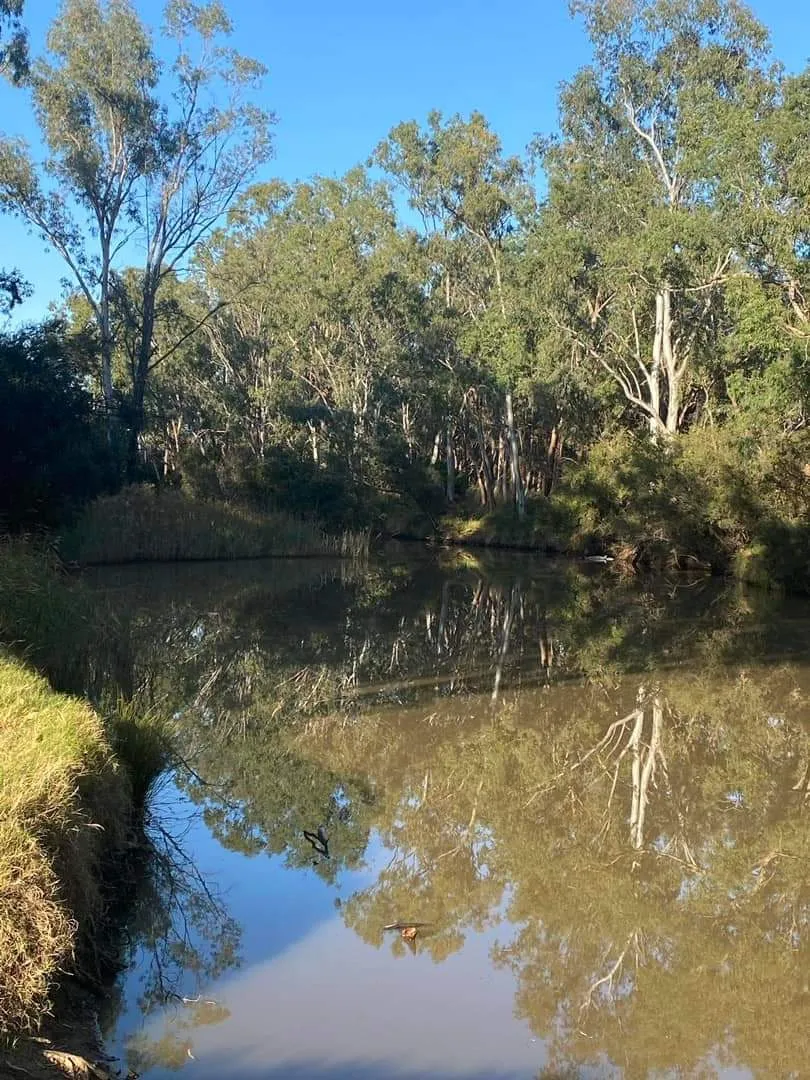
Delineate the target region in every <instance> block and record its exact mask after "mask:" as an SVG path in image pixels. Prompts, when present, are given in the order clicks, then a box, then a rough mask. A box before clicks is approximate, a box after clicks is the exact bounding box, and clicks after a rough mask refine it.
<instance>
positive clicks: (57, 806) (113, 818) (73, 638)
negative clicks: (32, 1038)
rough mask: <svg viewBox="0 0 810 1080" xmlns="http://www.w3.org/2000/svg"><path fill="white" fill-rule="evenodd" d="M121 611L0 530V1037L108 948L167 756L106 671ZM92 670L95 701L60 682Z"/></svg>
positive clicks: (156, 723)
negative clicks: (135, 845) (113, 904)
mask: <svg viewBox="0 0 810 1080" xmlns="http://www.w3.org/2000/svg"><path fill="white" fill-rule="evenodd" d="M115 620H116V616H115V614H114V613H113V612H111V611H109V610H108V609H106V608H103V607H101V606H100V605H99V602H98V600H97V599H96V598H95V597H94V595H93V593H92V592H91V591H90V590H88V589H86V588H85V587H84V586H83V584H82V583H81V581H78V580H75V579H74V578H73V577H72V576H71V575H68V574H66V573H65V572H64V570H63V569H62V568H61V564H60V563H59V561H58V560H57V559H56V558H55V556H54V555H53V553H52V551H51V550H50V549H49V548H48V547H47V546H45V545H42V544H36V543H33V542H25V541H21V540H16V541H8V540H7V541H3V542H0V1035H2V1034H15V1033H17V1032H20V1031H24V1030H26V1029H32V1028H35V1027H36V1026H37V1024H38V1023H39V1021H40V1020H41V1018H42V1016H43V1015H44V1013H45V1012H46V1011H47V1009H48V1008H49V1005H50V1001H51V996H52V991H53V989H54V987H55V985H56V982H57V980H58V977H59V974H60V973H61V972H69V971H71V970H73V966H74V964H78V965H79V966H80V967H81V966H83V965H84V964H86V963H87V961H88V960H91V959H93V954H94V953H96V954H97V953H98V950H99V947H101V951H102V952H103V951H104V949H105V948H106V946H105V941H107V940H109V937H108V931H110V930H111V929H112V928H111V927H110V926H108V925H107V922H106V921H105V920H106V919H107V905H108V902H109V900H110V899H111V895H110V893H111V884H112V883H111V881H110V880H107V879H106V878H107V872H108V870H109V869H110V868H111V867H112V866H113V865H114V863H113V860H115V859H116V858H120V857H121V852H122V843H123V841H124V840H125V839H128V838H129V837H130V836H131V835H132V833H133V830H136V829H137V827H138V824H139V820H140V817H139V815H140V814H141V812H142V810H143V808H144V805H145V803H146V801H147V799H148V795H149V791H150V789H151V786H152V782H153V781H154V779H155V777H156V776H157V775H158V774H159V773H160V772H162V771H163V770H164V769H165V768H166V767H167V765H168V764H169V762H170V760H171V756H172V747H171V739H170V726H169V724H168V723H167V722H166V720H165V718H163V717H161V716H160V715H159V713H158V712H157V711H156V710H155V709H154V708H144V707H143V705H142V703H141V702H140V701H139V700H138V699H137V697H136V698H135V699H129V700H127V699H125V698H123V697H122V695H121V693H120V690H119V689H118V687H117V686H115V685H114V684H113V682H112V681H111V680H110V678H109V676H108V675H106V674H105V672H109V671H113V672H114V671H115V670H116V667H117V666H120V664H117V661H118V660H119V659H120V657H118V655H117V652H116V650H117V649H119V648H120V647H121V644H120V641H119V638H121V637H122V634H121V627H120V626H119V625H118V623H117V622H116V621H115ZM125 636H126V635H125V634H123V637H125ZM33 668H37V669H38V670H39V673H37V672H36V671H34V670H33ZM92 673H94V676H93V677H94V679H95V680H96V682H97V685H95V686H94V688H93V698H94V700H96V701H98V703H99V708H93V707H92V706H91V705H90V704H88V702H87V701H85V700H82V698H81V697H79V696H68V695H67V694H65V693H60V692H57V690H55V689H54V685H55V684H56V685H58V686H59V687H61V688H63V689H64V688H69V689H70V690H74V691H76V692H77V693H79V694H84V693H86V692H87V689H88V688H87V680H88V678H90V675H91V674H92ZM99 680H100V681H99ZM94 966H95V965H94Z"/></svg>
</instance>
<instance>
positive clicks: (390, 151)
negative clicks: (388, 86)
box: [374, 111, 534, 513]
mask: <svg viewBox="0 0 810 1080" xmlns="http://www.w3.org/2000/svg"><path fill="white" fill-rule="evenodd" d="M374 161H375V163H376V164H378V165H380V166H381V167H382V168H383V169H385V170H386V172H387V173H388V174H389V175H390V176H392V177H393V179H394V180H395V181H396V183H397V184H399V185H400V186H401V187H402V188H403V189H404V191H405V192H406V194H407V196H408V202H409V205H410V207H411V208H412V210H414V211H415V212H416V213H417V214H418V215H419V217H420V218H421V221H422V226H423V229H422V232H423V238H424V243H425V246H426V250H427V253H428V259H429V262H430V265H431V267H432V280H431V282H430V291H431V295H432V297H433V299H434V302H435V305H436V309H437V316H438V317H439V318H443V319H445V320H446V321H448V322H449V323H450V324H451V326H452V327H453V330H452V331H451V333H452V337H453V339H454V345H455V349H454V350H449V349H448V350H447V352H446V354H445V356H444V357H443V358H442V361H441V362H442V363H444V364H445V365H446V366H447V367H449V368H450V369H451V370H455V372H456V374H457V378H458V381H459V386H458V388H457V389H458V390H459V391H460V394H459V396H460V397H461V399H462V401H463V402H464V403H469V402H470V401H472V400H476V401H477V400H478V399H479V398H480V394H479V392H478V389H477V387H476V386H475V384H473V385H469V384H468V385H463V382H464V374H463V368H464V363H463V361H464V360H465V359H469V360H471V361H472V366H473V367H474V368H478V367H480V366H481V363H480V361H481V360H483V361H484V366H488V367H489V368H490V370H489V371H488V376H489V378H490V380H491V381H493V382H495V383H496V384H500V392H501V394H502V400H503V410H502V418H501V422H502V425H503V429H504V436H505V437H504V439H502V440H501V445H502V446H503V447H508V450H507V451H506V453H505V454H502V457H505V458H508V462H509V472H510V479H511V491H512V495H513V498H514V501H515V503H516V505H517V508H518V511H519V513H522V512H523V509H524V506H525V491H524V484H523V480H522V475H521V467H520V446H519V444H520V438H519V432H518V430H517V427H516V424H515V416H514V413H515V410H514V405H513V384H514V372H513V371H512V370H511V368H512V367H513V363H512V361H513V357H512V356H511V355H510V350H509V348H508V347H507V348H506V349H505V350H504V351H503V354H502V355H496V356H494V357H493V356H492V355H489V356H482V355H481V350H480V344H481V342H482V341H487V342H488V343H489V344H491V342H492V341H493V340H495V339H500V340H502V341H503V342H504V343H506V345H507V346H508V344H509V343H510V341H511V339H512V337H513V335H512V334H510V315H511V312H510V309H511V307H512V305H511V302H510V289H509V284H508V282H507V281H506V279H505V275H506V272H507V267H508V265H509V254H510V244H511V240H512V238H513V236H514V234H515V232H516V228H517V226H518V223H519V222H520V220H521V219H522V218H525V217H526V216H527V215H528V213H529V212H530V211H531V210H532V209H533V207H534V200H533V193H532V192H531V189H530V187H529V185H528V184H527V182H526V176H525V170H524V163H523V162H522V161H521V160H520V159H518V158H516V157H505V156H504V155H503V153H502V148H501V144H500V140H499V139H498V137H497V135H496V134H495V133H494V132H493V131H492V130H491V129H490V127H489V125H488V124H487V121H486V119H485V118H484V117H483V116H482V115H481V114H480V113H473V114H472V115H471V116H470V118H469V119H468V120H464V119H462V118H461V117H460V116H454V117H451V118H449V119H447V120H445V119H444V118H443V117H442V115H441V113H439V112H435V111H434V112H432V113H430V115H429V116H428V119H427V124H426V125H425V126H424V127H420V125H419V124H417V123H416V121H409V122H407V123H403V124H399V125H398V126H397V127H395V128H394V129H393V130H392V131H391V132H390V134H389V136H388V138H387V139H385V140H384V141H383V142H382V143H381V144H380V145H379V146H378V147H377V150H376V151H375V154H374ZM465 331H466V335H465ZM465 336H466V340H464V338H465ZM454 352H455V354H456V355H453V353H454ZM484 352H490V354H491V349H485V350H484ZM465 353H467V356H466V357H465V355H464V354H465ZM456 404H457V403H456V402H450V403H448V416H447V432H446V450H447V494H448V498H449V499H451V500H452V496H453V460H454V455H453V451H452V445H451V444H452V439H453V426H454V420H455V417H456V415H457V413H458V409H457V408H456V407H455V406H456ZM465 407H467V406H466V405H462V411H463V409H464V408H465ZM479 416H480V414H479ZM478 426H479V429H480V436H479V441H480V446H479V448H478V452H479V454H480V466H479V476H480V479H481V482H482V484H483V486H484V488H485V493H486V501H488V502H491V501H493V498H494V491H493V486H494V484H493V476H492V473H493V470H492V467H491V464H490V462H489V460H488V456H487V455H488V450H487V447H486V446H485V440H484V434H483V429H482V427H481V425H480V424H479V425H478Z"/></svg>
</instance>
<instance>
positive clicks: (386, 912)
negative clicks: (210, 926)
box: [130, 565, 810, 1075]
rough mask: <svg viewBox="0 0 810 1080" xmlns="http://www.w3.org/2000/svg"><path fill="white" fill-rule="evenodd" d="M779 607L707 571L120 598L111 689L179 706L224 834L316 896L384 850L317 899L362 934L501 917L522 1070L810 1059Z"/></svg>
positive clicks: (384, 940) (386, 577)
mask: <svg viewBox="0 0 810 1080" xmlns="http://www.w3.org/2000/svg"><path fill="white" fill-rule="evenodd" d="M784 617H785V613H784V610H780V609H778V608H777V607H776V606H774V605H773V601H772V600H770V599H768V598H761V599H759V600H758V599H756V598H755V599H754V600H753V601H752V600H751V599H750V598H747V597H744V596H741V595H739V594H735V593H729V592H726V591H723V590H722V589H720V588H718V587H717V586H716V585H715V584H714V583H710V582H697V581H696V582H694V583H688V585H687V586H686V587H683V588H681V587H677V586H672V585H667V584H666V583H659V584H658V585H656V586H655V587H651V586H647V585H643V584H642V585H641V586H639V585H637V584H633V585H621V584H617V583H616V582H615V581H613V580H610V579H608V578H607V577H606V576H604V575H602V576H599V577H597V576H581V575H578V574H575V573H573V572H572V571H570V569H569V570H567V571H565V572H564V573H560V574H557V575H556V576H554V575H549V574H548V573H545V575H543V574H538V575H533V574H532V573H529V572H526V570H525V568H524V569H523V570H522V572H521V574H520V575H519V576H518V577H516V576H515V575H514V574H509V573H502V572H500V571H499V570H498V569H497V568H496V570H494V571H493V572H491V573H484V572H481V571H479V570H477V569H476V568H469V567H463V568H461V569H459V570H456V571H453V572H452V573H438V572H437V571H436V569H435V567H431V566H429V565H428V566H423V567H420V568H417V569H416V570H413V571H407V570H403V569H402V568H400V569H395V570H386V571H382V570H379V569H378V570H374V569H371V570H370V571H369V572H368V573H367V574H365V575H362V576H357V577H354V578H350V579H349V580H343V581H338V580H333V579H329V578H328V577H327V578H322V579H320V580H319V582H318V586H317V589H315V590H314V591H312V592H302V591H301V590H300V589H299V590H294V589H293V590H291V591H289V592H286V593H285V592H284V591H282V592H280V593H279V592H278V591H276V592H273V593H272V594H271V595H270V597H269V598H268V596H267V595H266V594H265V593H264V592H263V591H262V589H261V588H254V589H249V590H245V591H240V592H238V593H237V594H235V595H231V596H229V597H228V599H227V602H224V601H222V602H216V603H214V602H212V600H211V598H210V596H207V597H206V598H205V603H204V605H203V604H202V603H200V602H198V601H195V600H194V598H193V597H188V596H184V597H181V598H180V599H179V600H178V601H176V602H172V603H169V604H167V603H166V602H165V597H164V598H163V600H162V602H161V604H160V605H159V606H158V607H157V608H156V609H154V610H147V609H146V608H144V607H140V608H137V609H136V611H135V614H134V616H133V622H132V625H131V646H132V667H131V672H130V678H131V681H132V683H133V685H138V686H141V687H146V688H147V689H148V692H149V694H150V695H151V697H152V698H153V699H154V700H155V701H161V702H163V703H164V705H167V706H168V707H170V708H171V709H172V710H174V711H176V712H177V714H178V715H180V716H181V717H182V725H181V727H182V732H183V734H182V746H181V757H182V758H183V760H184V761H186V762H187V763H188V764H189V765H190V766H191V769H190V770H188V771H186V773H185V780H184V784H185V787H186V790H187V791H188V792H189V794H190V795H191V796H192V798H194V799H195V800H196V801H197V802H199V803H200V805H201V806H202V808H203V812H204V814H205V818H206V821H207V823H208V824H209V826H210V828H211V829H212V830H213V832H214V833H215V835H216V836H217V837H218V838H219V839H220V840H221V841H222V842H223V843H224V844H226V845H227V846H229V847H231V848H234V849H236V850H239V851H242V852H244V853H246V854H248V855H253V856H257V855H260V854H264V853H267V854H270V855H276V856H278V857H281V858H283V859H284V860H285V861H286V863H287V864H288V865H289V866H291V867H305V866H306V867H310V868H311V869H313V870H314V871H315V872H316V873H317V874H319V875H320V876H321V877H322V878H323V879H324V880H326V881H327V882H330V883H335V882H338V880H339V879H340V876H341V874H342V873H343V872H344V871H346V870H352V869H356V868H358V867H360V866H363V865H364V864H365V863H366V860H367V859H368V854H367V853H368V851H369V843H370V840H371V838H372V837H373V838H375V841H376V840H379V841H380V842H381V844H382V845H383V846H384V848H385V849H387V851H388V852H389V861H388V862H387V864H386V865H385V866H384V867H383V869H382V870H381V871H380V872H379V873H378V874H377V876H376V880H375V881H374V882H373V884H372V885H371V886H369V887H368V888H364V889H362V890H360V891H358V892H356V893H355V894H354V895H352V896H351V897H350V898H349V899H348V900H347V901H346V902H345V903H343V904H342V906H341V911H342V915H343V918H344V920H345V922H346V924H347V925H348V926H349V927H351V928H352V929H353V930H355V931H356V932H357V934H358V935H359V936H360V937H361V938H362V939H363V940H364V941H366V942H368V943H369V944H371V945H374V946H376V947H385V948H390V949H391V950H392V952H394V953H395V954H402V955H403V956H405V955H407V953H408V948H409V947H408V944H407V943H406V942H405V941H404V940H403V939H402V937H401V936H400V935H399V934H390V935H389V934H387V933H386V932H385V930H384V928H385V927H386V926H389V925H391V924H394V923H397V922H402V921H405V922H407V921H408V920H412V921H414V922H417V921H418V922H425V923H430V927H429V928H427V927H426V928H424V929H422V930H420V932H419V934H418V936H417V937H416V938H415V940H414V942H413V947H414V948H415V949H417V950H418V951H420V952H424V953H427V954H428V955H430V956H431V957H432V958H433V959H434V960H435V961H436V962H439V961H441V960H443V959H444V958H446V957H447V956H449V955H450V954H452V953H453V952H455V951H457V950H458V949H460V948H461V947H462V946H463V944H464V941H465V936H466V935H468V934H469V933H471V932H479V931H484V930H491V929H493V928H497V934H498V936H499V944H498V945H497V946H496V947H494V948H493V950H492V962H493V963H494V964H495V965H497V966H499V967H503V968H507V969H509V970H511V971H512V972H513V974H514V978H515V983H516V1004H515V1007H516V1011H517V1013H518V1014H519V1015H520V1016H522V1017H524V1018H525V1019H526V1020H527V1021H528V1022H529V1024H530V1025H531V1027H532V1028H533V1030H534V1031H535V1033H536V1034H537V1035H538V1036H542V1037H543V1038H544V1039H545V1040H547V1043H548V1045H549V1047H550V1049H551V1062H550V1065H549V1070H551V1071H549V1072H548V1075H569V1073H570V1070H572V1069H573V1070H576V1069H577V1068H578V1067H580V1066H584V1065H586V1064H590V1065H594V1066H597V1067H601V1066H602V1065H604V1063H605V1061H611V1062H613V1063H615V1065H616V1066H617V1067H620V1068H622V1069H623V1070H625V1071H626V1072H627V1074H628V1075H635V1074H638V1075H647V1074H648V1073H650V1072H652V1071H656V1070H667V1069H681V1070H689V1071H692V1072H694V1074H695V1075H699V1074H700V1072H701V1070H703V1071H706V1070H708V1071H711V1069H712V1068H713V1067H714V1066H713V1065H712V1062H714V1063H717V1062H720V1063H722V1062H725V1061H727V1062H734V1063H741V1064H743V1065H746V1066H747V1067H748V1068H750V1069H751V1070H753V1071H754V1072H755V1073H759V1074H762V1075H774V1074H775V1073H779V1074H782V1073H787V1072H790V1071H791V1070H792V1071H801V1070H802V1069H803V1068H804V1060H805V1058H806V1057H807V1053H808V1051H809V1050H810V1045H808V1043H810V1037H808V1036H807V1035H806V1034H805V1030H806V1028H805V1025H804V1024H803V1023H802V1022H801V1020H802V1016H803V1011H804V1009H805V1007H806V1005H807V1003H808V1001H810V980H808V977H807V975H806V972H807V970H808V963H807V960H808V957H807V948H808V945H807V940H808V926H807V920H808V914H810V895H808V885H807V884H806V879H807V870H808V858H810V830H808V820H807V802H808V797H809V796H810V730H809V729H808V726H807V721H808V710H807V694H808V689H810V679H808V676H807V673H806V672H805V670H804V668H803V667H802V666H801V664H800V663H799V662H798V660H797V657H798V656H800V654H801V650H802V649H803V648H805V647H806V644H807V634H806V629H807V628H806V625H805V624H804V623H803V622H801V623H799V622H794V623H792V624H791V635H792V638H791V640H790V641H788V642H784V641H783V640H782V637H783V634H784V631H783V626H784V623H783V620H784ZM777 656H779V657H780V659H779V661H778V662H777V661H776V659H775V658H776V657H777ZM319 828H322V829H323V830H325V833H328V855H329V857H328V858H326V857H325V855H323V854H318V853H317V852H316V851H315V850H314V849H313V846H312V845H311V843H310V842H309V841H308V840H307V838H306V836H305V835H304V834H305V832H309V833H310V834H313V835H317V830H318V829H319ZM313 860H314V864H313ZM223 944H224V943H223ZM222 955H224V956H227V948H226V949H225V951H224V953H223V954H222ZM178 957H180V962H181V963H185V959H184V958H182V957H181V954H178ZM191 966H192V968H193V961H191ZM213 970H214V969H211V971H209V972H207V973H206V975H207V977H210V974H211V973H212V972H213ZM155 1000H156V999H155ZM144 1006H145V1007H146V1008H149V1007H150V999H149V996H148V994H147V995H146V996H145V999H144ZM188 1020H189V1023H190V1024H191V1023H192V1021H193V1015H191V1014H189V1017H188ZM181 1026H182V1025H181ZM178 1031H179V1028H178ZM178 1031H175V1034H177V1033H178ZM184 1046H185V1043H184V1039H183V1038H180V1041H179V1042H178V1041H177V1040H175V1041H174V1042H173V1043H172V1049H171V1053H172V1054H177V1055H179V1056H181V1057H182V1054H183V1053H185V1052H186V1050H187V1049H188V1047H186V1048H185V1050H184ZM161 1053H162V1051H161ZM166 1054H167V1055H169V1049H166ZM144 1060H146V1059H145V1058H144ZM162 1060H164V1061H167V1060H168V1058H167V1057H166V1056H165V1055H164V1057H163V1058H162ZM554 1070H556V1073H555V1072H554ZM570 1074H571V1075H573V1074H574V1073H570Z"/></svg>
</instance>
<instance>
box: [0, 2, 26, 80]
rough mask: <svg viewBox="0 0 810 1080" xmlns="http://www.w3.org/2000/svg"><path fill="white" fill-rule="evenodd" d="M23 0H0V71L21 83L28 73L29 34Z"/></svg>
mask: <svg viewBox="0 0 810 1080" xmlns="http://www.w3.org/2000/svg"><path fill="white" fill-rule="evenodd" d="M22 13H23V0H0V33H1V34H2V37H0V73H2V74H3V75H5V76H6V77H7V78H10V79H11V80H12V82H15V83H19V82H21V81H22V80H23V79H24V78H25V76H26V75H27V74H28V34H27V32H26V30H25V27H24V26H23V23H22Z"/></svg>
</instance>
